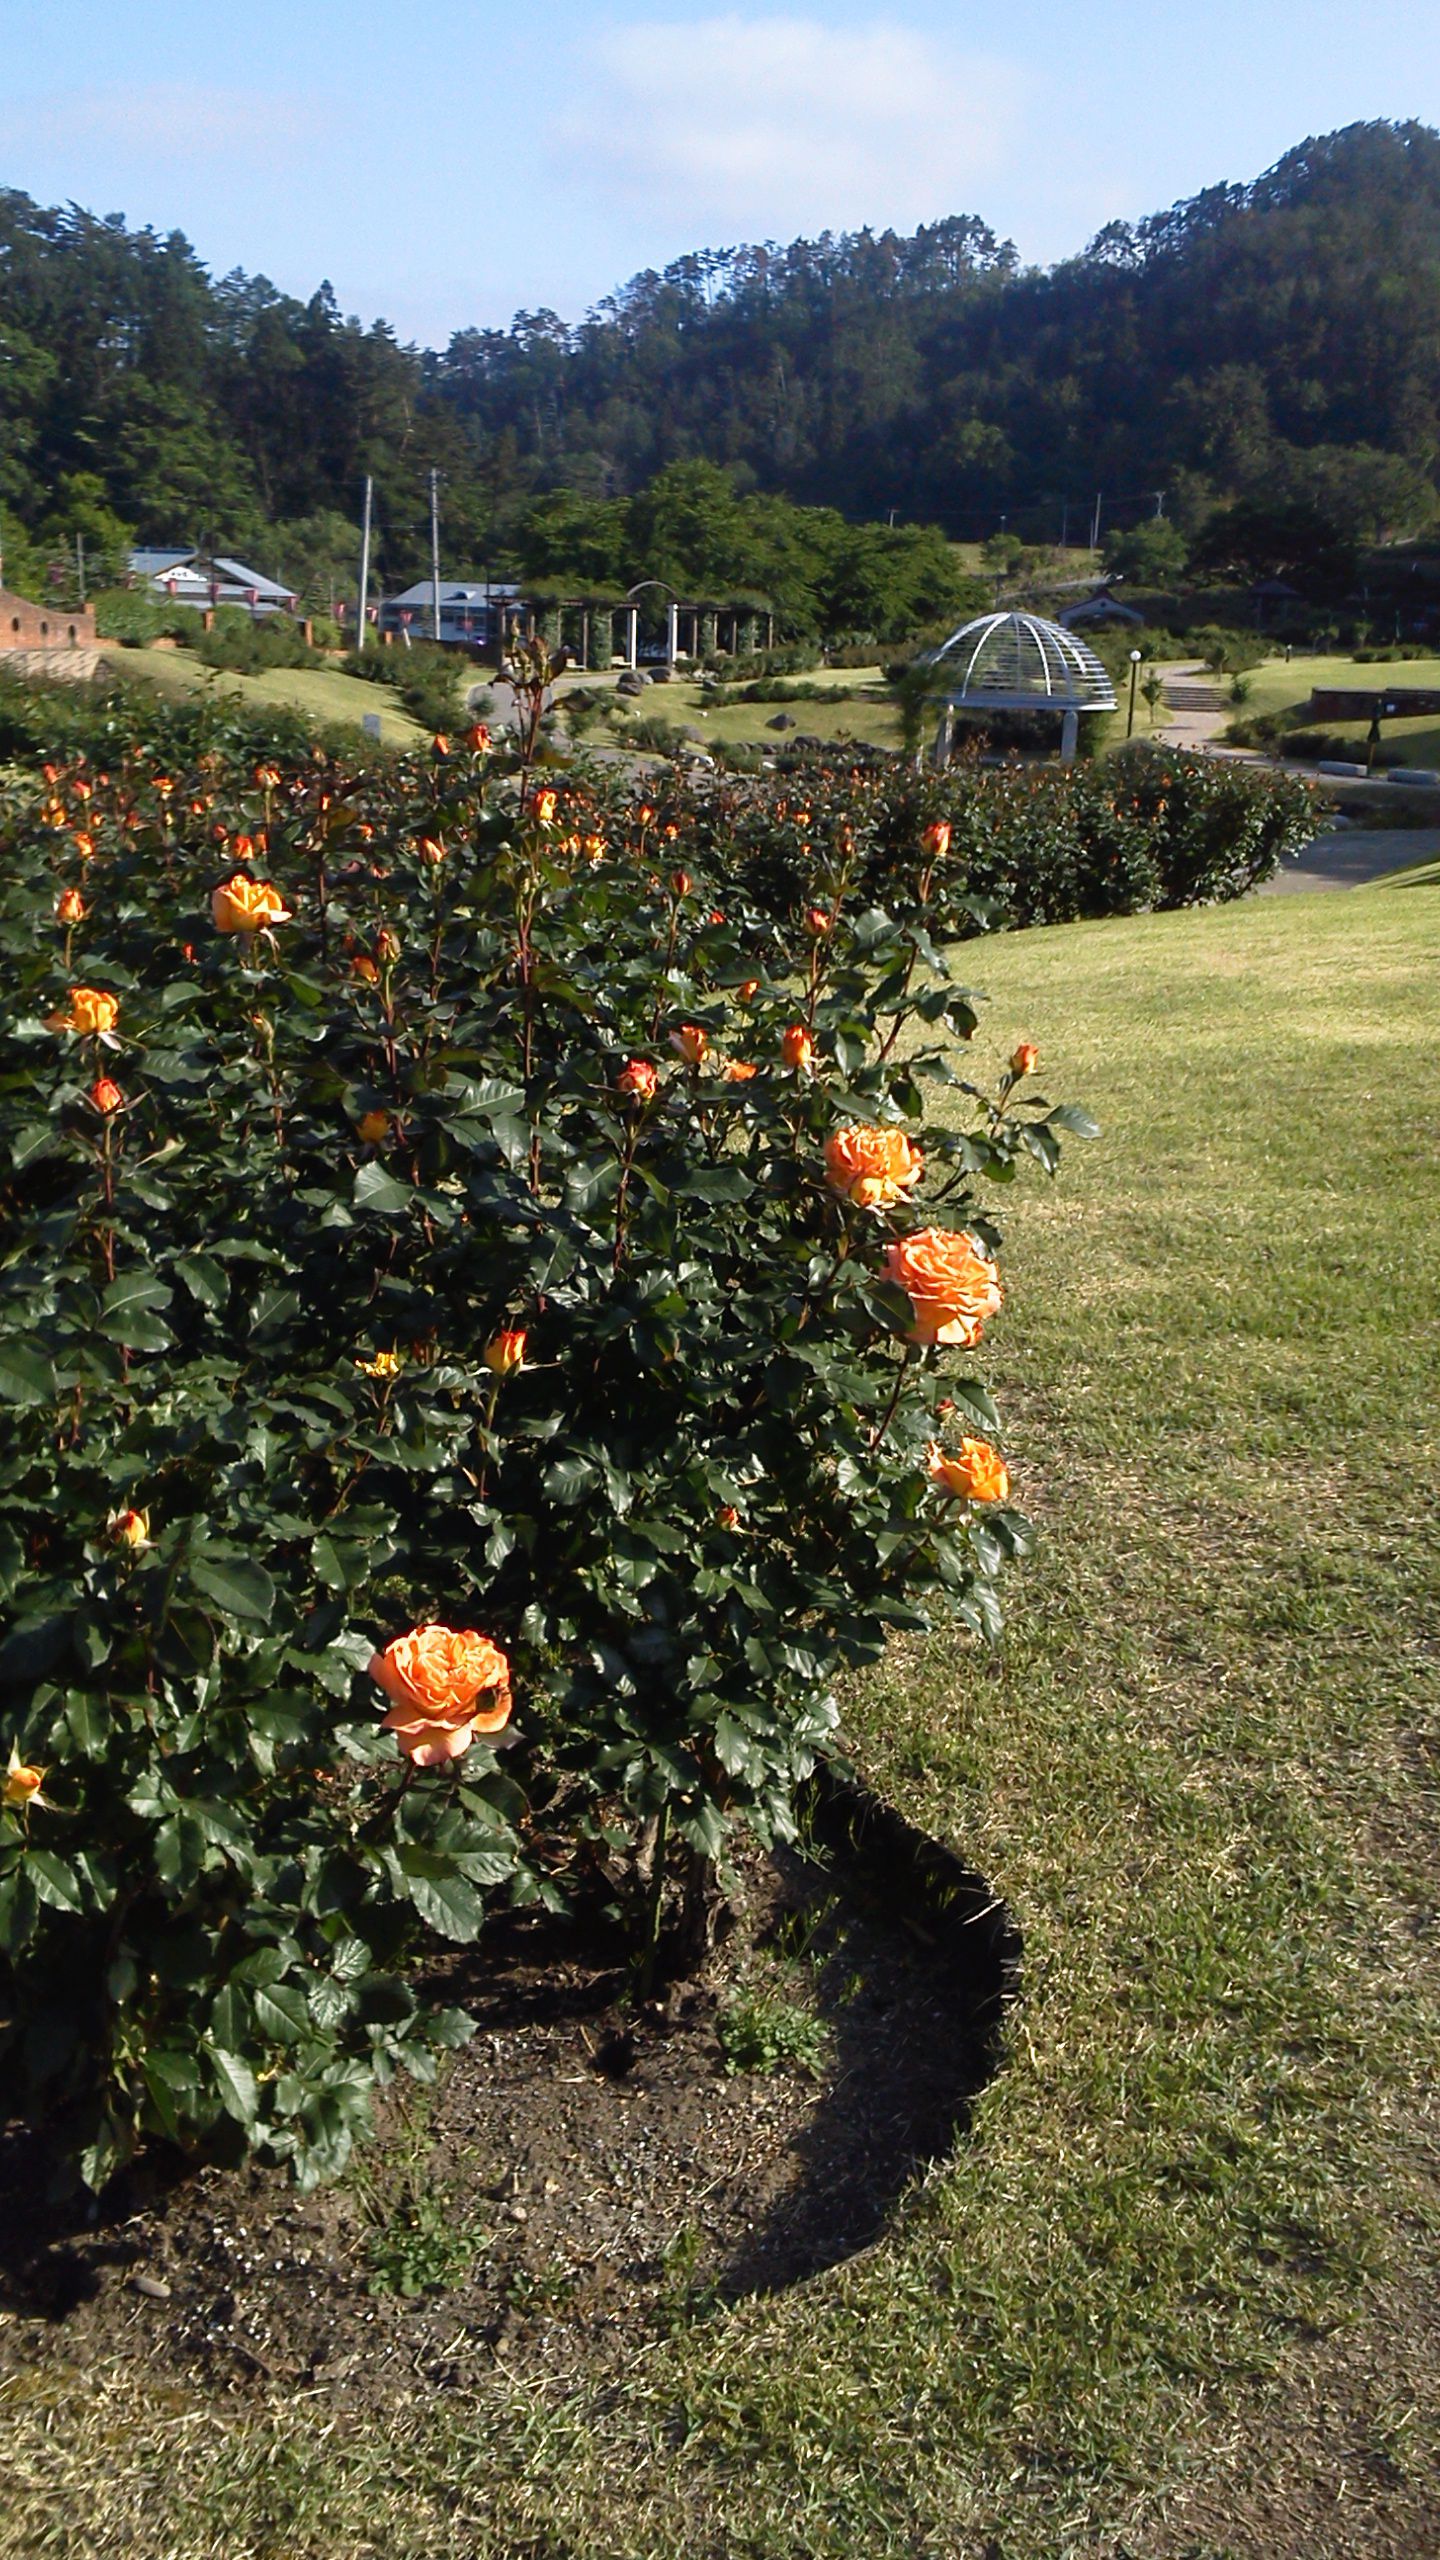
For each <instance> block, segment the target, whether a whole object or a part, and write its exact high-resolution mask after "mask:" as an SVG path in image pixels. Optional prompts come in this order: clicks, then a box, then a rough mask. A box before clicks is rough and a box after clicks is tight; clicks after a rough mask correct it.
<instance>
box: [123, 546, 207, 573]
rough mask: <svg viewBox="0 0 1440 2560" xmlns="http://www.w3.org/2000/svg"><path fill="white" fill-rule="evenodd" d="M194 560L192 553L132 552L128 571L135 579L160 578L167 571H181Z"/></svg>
mask: <svg viewBox="0 0 1440 2560" xmlns="http://www.w3.org/2000/svg"><path fill="white" fill-rule="evenodd" d="M194 558H195V554H194V552H193V551H148V550H142V551H132V552H131V554H130V571H131V575H132V576H133V577H136V578H161V577H163V576H164V575H165V572H166V570H167V569H183V568H184V567H185V565H186V563H187V562H188V561H190V560H193V559H194Z"/></svg>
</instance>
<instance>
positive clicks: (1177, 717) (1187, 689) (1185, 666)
mask: <svg viewBox="0 0 1440 2560" xmlns="http://www.w3.org/2000/svg"><path fill="white" fill-rule="evenodd" d="M1159 673H1160V674H1161V675H1162V676H1163V677H1164V679H1165V712H1166V716H1165V719H1164V720H1163V721H1162V723H1161V725H1160V727H1159V728H1158V729H1156V730H1154V731H1152V732H1151V734H1152V735H1153V736H1154V737H1156V738H1158V739H1159V741H1160V744H1161V745H1162V746H1164V747H1190V748H1196V747H1213V746H1214V745H1215V743H1216V741H1217V739H1218V738H1219V735H1220V732H1221V730H1222V729H1223V728H1225V727H1226V726H1227V725H1228V723H1229V719H1230V705H1229V703H1228V702H1226V700H1225V699H1224V696H1223V695H1222V693H1221V690H1220V687H1219V685H1218V683H1217V682H1216V680H1215V678H1214V676H1212V674H1211V673H1210V670H1209V668H1208V667H1205V666H1201V665H1199V664H1197V663H1196V661H1195V660H1194V659H1191V660H1189V661H1188V662H1187V661H1184V660H1173V661H1170V662H1169V663H1162V665H1161V667H1160V669H1159ZM1136 728H1137V731H1138V729H1139V722H1138V721H1137V723H1136Z"/></svg>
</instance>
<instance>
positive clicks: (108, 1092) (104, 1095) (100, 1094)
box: [90, 1076, 125, 1116]
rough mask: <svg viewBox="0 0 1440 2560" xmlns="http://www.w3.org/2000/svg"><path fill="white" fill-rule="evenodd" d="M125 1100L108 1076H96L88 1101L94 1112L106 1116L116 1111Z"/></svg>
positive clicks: (116, 1085)
mask: <svg viewBox="0 0 1440 2560" xmlns="http://www.w3.org/2000/svg"><path fill="white" fill-rule="evenodd" d="M124 1100H125V1096H124V1094H123V1093H122V1092H121V1090H120V1087H119V1086H118V1084H116V1083H115V1082H114V1080H113V1079H112V1078H111V1077H110V1076H97V1077H96V1079H95V1082H94V1083H93V1084H92V1086H91V1087H90V1101H91V1104H92V1106H93V1108H94V1109H95V1110H96V1111H99V1112H100V1113H102V1114H104V1115H106V1116H108V1115H109V1113H110V1112H112V1111H118V1110H119V1109H120V1107H121V1105H122V1104H123V1102H124Z"/></svg>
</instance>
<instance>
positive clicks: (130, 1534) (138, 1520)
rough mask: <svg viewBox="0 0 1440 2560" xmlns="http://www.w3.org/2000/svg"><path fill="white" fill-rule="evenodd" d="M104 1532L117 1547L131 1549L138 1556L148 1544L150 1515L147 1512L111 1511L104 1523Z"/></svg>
mask: <svg viewBox="0 0 1440 2560" xmlns="http://www.w3.org/2000/svg"><path fill="white" fill-rule="evenodd" d="M105 1531H106V1535H107V1536H108V1537H111V1538H113V1539H114V1541H115V1544H116V1546H117V1547H133V1548H134V1550H135V1551H136V1553H137V1554H140V1553H142V1552H143V1551H144V1549H145V1548H146V1547H148V1546H149V1544H150V1514H149V1512H148V1511H112V1512H111V1513H110V1514H109V1517H108V1518H107V1520H106V1522H105Z"/></svg>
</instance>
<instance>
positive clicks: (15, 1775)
mask: <svg viewBox="0 0 1440 2560" xmlns="http://www.w3.org/2000/svg"><path fill="white" fill-rule="evenodd" d="M44 1783H45V1772H44V1770H43V1769H37V1768H36V1767H35V1766H34V1765H33V1763H32V1762H31V1761H29V1760H22V1759H21V1757H20V1754H19V1752H18V1751H17V1750H16V1748H15V1745H14V1743H13V1742H12V1743H11V1745H10V1759H9V1763H8V1765H7V1767H6V1770H5V1774H4V1777H3V1778H0V1804H3V1805H4V1806H5V1808H6V1810H7V1811H8V1812H10V1813H28V1812H29V1810H30V1807H31V1805H32V1804H43V1803H44V1801H45V1799H44V1797H43V1796H42V1795H41V1793H40V1790H41V1788H42V1786H43V1785H44Z"/></svg>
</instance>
